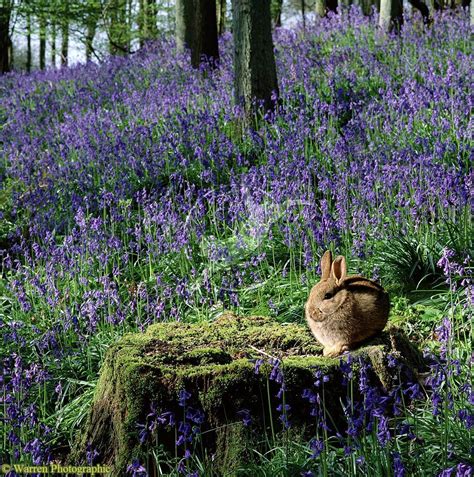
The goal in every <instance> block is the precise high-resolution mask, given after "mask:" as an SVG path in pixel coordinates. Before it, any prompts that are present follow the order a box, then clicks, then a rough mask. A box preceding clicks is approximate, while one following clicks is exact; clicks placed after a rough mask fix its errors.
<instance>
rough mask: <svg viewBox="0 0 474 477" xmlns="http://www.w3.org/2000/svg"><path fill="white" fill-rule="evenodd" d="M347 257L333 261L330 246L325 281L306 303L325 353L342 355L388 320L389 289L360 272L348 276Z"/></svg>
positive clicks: (323, 273) (323, 272)
mask: <svg viewBox="0 0 474 477" xmlns="http://www.w3.org/2000/svg"><path fill="white" fill-rule="evenodd" d="M346 273H347V267H346V259H345V258H344V257H342V256H338V257H337V258H336V259H335V260H334V261H332V254H331V252H330V251H329V250H328V251H326V252H325V253H324V255H323V257H322V258H321V281H320V282H319V283H317V284H316V285H315V286H314V287H313V289H312V290H311V293H310V294H309V298H308V301H307V302H306V305H305V314H306V320H307V322H308V325H309V327H310V329H311V331H312V333H313V335H314V336H315V338H316V339H317V340H318V341H319V342H320V343H321V344H322V345H323V346H324V349H323V354H324V356H338V355H339V354H341V353H343V352H344V351H348V350H350V349H352V348H354V346H355V345H357V344H358V343H360V342H361V341H364V340H366V339H367V338H370V337H371V336H374V335H375V334H377V333H378V332H380V331H382V330H383V328H384V326H385V325H386V323H387V319H388V312H389V309H390V301H389V298H388V293H387V292H386V291H385V290H384V289H383V288H382V287H381V286H380V285H377V283H375V282H373V281H371V280H368V279H367V278H364V277H360V276H346Z"/></svg>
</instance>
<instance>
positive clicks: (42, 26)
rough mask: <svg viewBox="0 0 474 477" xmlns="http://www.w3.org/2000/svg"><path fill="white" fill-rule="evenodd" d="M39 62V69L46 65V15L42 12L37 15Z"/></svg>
mask: <svg viewBox="0 0 474 477" xmlns="http://www.w3.org/2000/svg"><path fill="white" fill-rule="evenodd" d="M39 64H40V69H41V70H44V68H45V66H46V16H45V13H44V12H41V13H40V16H39Z"/></svg>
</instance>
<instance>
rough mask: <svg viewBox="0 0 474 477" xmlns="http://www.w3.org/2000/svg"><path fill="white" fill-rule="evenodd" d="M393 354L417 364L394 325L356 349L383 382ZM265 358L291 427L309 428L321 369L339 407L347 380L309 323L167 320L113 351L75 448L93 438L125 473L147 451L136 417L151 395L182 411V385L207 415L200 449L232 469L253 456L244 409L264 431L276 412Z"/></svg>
mask: <svg viewBox="0 0 474 477" xmlns="http://www.w3.org/2000/svg"><path fill="white" fill-rule="evenodd" d="M397 347H398V348H400V349H398V348H397ZM388 352H391V353H396V354H397V353H398V356H400V357H402V355H404V356H407V361H408V362H410V363H415V365H416V364H417V363H418V364H419V363H420V362H421V361H420V360H419V359H418V358H419V356H418V355H417V351H416V350H414V349H413V348H412V347H411V345H410V343H409V342H408V341H407V340H406V338H405V340H404V339H403V335H401V334H400V333H399V332H398V331H397V330H392V331H390V332H388V333H384V334H382V335H381V336H380V337H378V338H376V339H374V340H372V342H371V343H369V344H367V345H366V346H364V347H362V348H361V349H359V350H357V351H355V352H354V355H356V356H357V355H359V356H365V357H366V358H368V359H370V360H371V362H372V364H373V369H374V370H375V373H376V374H377V376H378V377H379V379H380V382H381V383H382V384H383V385H384V386H389V385H390V384H391V382H392V376H391V374H390V371H391V370H389V369H388V368H387V366H386V356H387V353H388ZM269 356H273V357H276V358H278V359H280V360H281V366H282V368H283V371H284V375H285V383H286V386H287V389H288V392H287V395H286V401H287V403H289V404H290V405H291V409H292V413H291V418H292V422H293V426H294V429H295V432H301V433H303V434H304V433H305V432H309V433H311V432H312V428H311V425H314V423H313V424H311V425H308V416H309V411H310V409H309V407H308V406H309V405H308V403H306V404H305V403H304V402H302V400H301V395H302V393H303V390H304V389H305V388H311V387H312V386H313V383H314V373H315V371H316V370H317V369H320V370H322V371H323V372H324V373H325V374H327V375H329V376H330V381H329V383H326V384H325V386H326V389H327V391H328V392H330V394H331V402H330V403H329V404H328V408H330V410H331V412H334V413H337V412H340V410H339V411H338V409H337V408H338V403H339V398H341V397H342V396H343V395H344V393H345V388H343V387H342V385H341V372H340V369H339V359H328V358H324V357H322V355H321V347H320V346H319V345H318V344H317V343H316V342H315V340H314V338H313V337H312V335H311V333H310V332H309V330H308V329H307V327H306V326H305V325H299V324H288V325H281V324H279V323H278V322H276V321H272V320H271V319H269V318H265V317H237V316H235V315H232V314H228V315H225V316H222V317H221V318H219V319H218V320H216V321H215V322H205V323H200V324H195V325H191V324H185V323H163V324H157V325H152V326H150V327H149V328H148V330H147V331H146V333H143V334H138V333H137V334H128V335H126V336H124V337H123V338H122V339H121V340H120V341H119V342H118V343H116V344H115V345H113V346H112V347H111V348H110V349H109V351H108V353H107V356H106V359H105V362H104V364H103V367H102V371H101V376H100V379H99V382H98V384H97V388H96V391H95V395H94V399H93V403H92V408H91V411H90V415H89V419H88V422H87V426H86V428H85V429H84V432H83V435H82V438H81V439H79V443H78V445H77V453H76V454H75V455H76V456H83V455H85V452H84V450H85V445H86V444H87V443H90V444H91V445H92V447H93V448H95V449H97V450H98V451H99V452H101V460H102V462H104V463H109V464H113V465H114V467H115V471H116V472H117V475H119V474H120V473H121V472H123V471H124V469H125V468H126V466H127V465H128V464H129V463H130V461H131V459H132V458H133V457H138V456H141V455H142V454H144V453H145V452H146V448H145V446H142V445H140V443H139V439H138V428H137V423H141V424H144V423H145V422H146V418H147V414H148V413H149V412H150V405H151V403H154V405H155V406H156V407H157V410H158V412H164V411H171V412H174V413H175V415H176V416H177V419H178V420H179V419H182V416H183V409H182V408H180V407H179V405H178V394H179V391H180V390H181V389H186V390H187V391H188V392H191V394H192V397H191V398H190V401H189V403H188V405H190V406H193V407H195V408H200V409H202V410H203V411H204V413H205V415H206V422H205V423H204V424H203V429H202V430H203V431H206V432H204V433H203V437H202V438H203V440H204V441H205V442H203V445H204V447H205V448H206V449H207V450H208V452H209V453H215V455H216V458H215V466H216V469H220V470H221V471H222V469H225V470H226V473H227V474H229V475H232V469H236V468H237V467H238V465H239V462H240V463H241V462H242V459H245V458H247V457H248V453H247V450H248V449H250V448H251V447H252V445H253V442H252V439H254V438H255V436H256V434H255V432H254V433H253V434H252V433H249V432H248V430H247V429H245V428H244V427H243V426H242V425H241V424H240V422H241V416H240V415H239V411H240V410H242V409H248V410H249V411H250V413H251V415H252V418H253V419H254V425H255V428H256V429H260V430H261V432H265V430H266V429H267V428H268V423H269V421H270V419H273V420H274V421H275V420H277V419H276V411H275V408H276V406H277V405H278V403H279V402H278V399H277V398H276V397H275V396H276V394H277V391H278V384H277V383H274V382H270V381H269V380H268V375H269V373H270V371H271V366H270V365H269V364H265V365H263V366H262V368H261V372H260V373H259V374H256V373H255V371H254V361H255V359H257V358H266V359H268V357H269ZM417 360H418V361H417ZM268 386H270V392H268V389H267V387H268ZM160 433H161V434H160V442H161V443H162V444H163V445H164V447H165V448H166V449H168V450H169V451H173V450H174V440H175V436H174V431H167V430H166V429H161V430H160ZM252 436H253V437H252ZM218 471H219V470H218ZM227 474H226V475H227Z"/></svg>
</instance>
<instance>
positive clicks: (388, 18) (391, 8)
mask: <svg viewBox="0 0 474 477" xmlns="http://www.w3.org/2000/svg"><path fill="white" fill-rule="evenodd" d="M402 24H403V3H402V0H380V15H379V26H380V28H382V30H383V31H385V32H391V31H395V32H397V33H398V32H399V31H400V28H401V26H402Z"/></svg>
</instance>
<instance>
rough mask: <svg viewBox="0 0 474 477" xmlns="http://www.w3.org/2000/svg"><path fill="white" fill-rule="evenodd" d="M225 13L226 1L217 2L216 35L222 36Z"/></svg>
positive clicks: (219, 0)
mask: <svg viewBox="0 0 474 477" xmlns="http://www.w3.org/2000/svg"><path fill="white" fill-rule="evenodd" d="M226 13H227V1H226V0H218V2H217V33H218V34H219V36H220V35H222V34H223V33H224V32H225V17H226Z"/></svg>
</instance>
